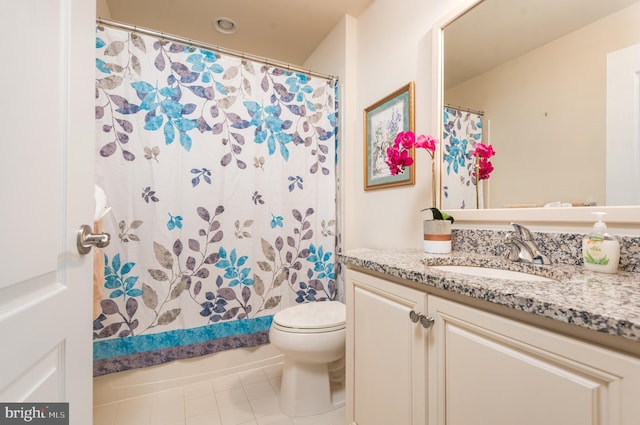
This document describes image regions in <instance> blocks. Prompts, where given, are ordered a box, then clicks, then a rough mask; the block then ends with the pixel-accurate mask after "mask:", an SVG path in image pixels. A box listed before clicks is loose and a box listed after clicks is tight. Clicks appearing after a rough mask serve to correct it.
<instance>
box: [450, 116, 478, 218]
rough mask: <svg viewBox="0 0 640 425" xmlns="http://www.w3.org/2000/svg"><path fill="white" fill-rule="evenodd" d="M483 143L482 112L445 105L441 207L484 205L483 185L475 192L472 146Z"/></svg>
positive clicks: (461, 207)
mask: <svg viewBox="0 0 640 425" xmlns="http://www.w3.org/2000/svg"><path fill="white" fill-rule="evenodd" d="M478 143H482V115H481V114H477V113H474V112H468V111H465V110H461V109H457V108H453V107H448V106H445V107H444V108H443V132H442V152H443V162H442V167H443V170H442V191H443V193H442V208H443V209H465V208H466V209H471V208H472V209H475V208H476V197H478V200H477V202H478V205H479V207H480V208H482V207H483V190H482V189H483V187H482V185H480V186H478V191H477V192H476V179H475V177H474V175H473V173H474V171H475V158H474V156H473V150H474V149H475V146H476V144H478Z"/></svg>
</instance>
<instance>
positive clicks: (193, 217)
mask: <svg viewBox="0 0 640 425" xmlns="http://www.w3.org/2000/svg"><path fill="white" fill-rule="evenodd" d="M96 55H97V56H96V109H95V111H96V150H95V155H96V183H97V184H99V185H100V186H101V187H102V188H103V189H104V191H105V193H106V195H107V197H108V198H109V200H110V206H111V207H112V210H111V212H110V213H109V214H108V215H107V216H106V217H105V218H104V220H103V225H104V228H103V230H104V231H105V232H108V233H110V234H111V235H112V242H111V245H110V246H109V247H107V248H106V249H105V250H104V263H105V281H104V285H103V291H104V297H103V299H102V300H101V301H100V308H101V312H100V315H99V316H98V318H97V319H96V320H95V321H94V359H95V370H94V374H95V375H102V374H105V373H112V372H117V371H122V370H127V369H130V368H138V367H144V366H150V365H155V364H160V363H164V362H167V361H173V360H176V359H182V358H190V357H193V356H201V355H204V354H208V353H212V352H217V351H219V350H226V349H231V348H236V347H251V346H256V345H260V344H264V343H266V342H268V338H267V332H268V328H269V326H270V323H271V317H272V315H273V314H274V313H275V312H277V311H279V310H280V309H281V308H283V307H287V306H289V305H294V304H298V303H302V302H310V301H317V300H325V299H333V298H335V295H336V283H335V270H334V262H335V255H334V252H335V244H336V240H337V238H336V234H337V230H336V226H335V215H336V209H335V198H336V193H335V192H336V183H335V182H336V175H335V169H336V167H335V163H336V158H337V156H336V134H337V127H336V122H337V81H335V80H327V79H324V78H319V77H315V76H314V77H312V76H309V75H306V74H305V75H303V74H300V73H295V72H291V71H288V70H285V69H280V68H278V67H275V66H269V65H265V64H262V63H257V62H253V61H251V60H248V59H246V58H236V57H227V56H224V55H222V54H220V53H217V52H213V51H208V50H204V49H196V48H193V47H191V46H188V45H183V44H179V43H177V42H167V41H166V40H161V39H158V38H154V37H151V36H148V35H144V34H138V33H129V32H127V31H122V30H118V29H113V28H102V27H100V28H98V29H97V31H96Z"/></svg>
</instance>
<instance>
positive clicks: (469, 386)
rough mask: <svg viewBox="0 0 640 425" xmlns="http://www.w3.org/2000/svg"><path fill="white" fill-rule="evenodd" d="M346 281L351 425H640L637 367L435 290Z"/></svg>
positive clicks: (354, 278)
mask: <svg viewBox="0 0 640 425" xmlns="http://www.w3.org/2000/svg"><path fill="white" fill-rule="evenodd" d="M346 277H347V279H346V290H347V292H346V298H347V312H348V313H347V314H348V317H347V363H346V364H347V392H348V395H347V419H348V420H347V424H357V425H377V424H380V425H388V424H428V425H436V424H437V425H470V424H472V425H496V424H518V425H534V424H535V425H539V424H545V425H555V424H558V425H560V424H562V425H572V424H576V425H577V424H580V425H584V424H590V425H595V424H600V425H604V424H607V425H614V424H615V425H632V424H634V425H636V424H638V423H640V398H638V397H640V359H638V358H637V357H634V356H630V355H626V354H622V353H619V352H617V351H614V350H610V349H608V348H604V347H601V346H599V345H596V344H592V343H589V342H587V341H584V340H580V339H577V338H574V337H569V336H566V335H562V334H559V333H557V332H555V331H551V330H547V329H542V328H540V327H537V326H534V325H531V324H527V323H523V322H521V321H517V320H514V319H510V318H506V317H504V316H501V315H499V314H496V313H495V312H488V311H486V310H484V309H479V308H476V307H471V306H469V305H466V304H464V303H461V302H458V300H456V301H453V300H451V299H448V298H447V297H446V296H445V297H443V296H441V295H442V294H440V293H439V294H438V296H435V295H433V294H432V293H429V290H428V289H425V291H421V290H417V289H414V288H411V287H407V286H404V285H403V284H399V283H395V282H392V281H389V280H387V279H385V278H382V277H377V276H373V275H370V274H368V273H362V272H359V271H355V270H352V269H349V270H348V271H347V273H346ZM411 310H414V311H416V312H418V313H424V315H426V316H428V317H431V318H433V319H434V322H433V325H432V326H431V327H430V328H429V329H426V328H424V327H423V326H421V325H420V323H413V322H412V321H411V320H410V318H409V313H410V311H411Z"/></svg>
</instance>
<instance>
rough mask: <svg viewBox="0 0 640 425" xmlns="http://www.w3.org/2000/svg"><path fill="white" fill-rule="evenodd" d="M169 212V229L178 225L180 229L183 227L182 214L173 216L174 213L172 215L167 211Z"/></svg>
mask: <svg viewBox="0 0 640 425" xmlns="http://www.w3.org/2000/svg"><path fill="white" fill-rule="evenodd" d="M167 214H169V221H168V222H167V229H169V230H173V229H175V228H176V227H177V228H178V229H182V216H180V215H176V216H173V215H171V213H167Z"/></svg>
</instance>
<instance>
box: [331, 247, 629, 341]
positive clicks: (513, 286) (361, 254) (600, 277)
mask: <svg viewBox="0 0 640 425" xmlns="http://www.w3.org/2000/svg"><path fill="white" fill-rule="evenodd" d="M340 259H341V261H342V263H343V264H345V265H347V266H350V265H352V266H358V267H362V268H365V269H369V270H372V271H377V272H381V273H384V274H387V275H390V276H395V277H398V278H401V279H405V280H410V281H414V282H418V283H422V284H424V285H426V286H427V287H433V288H440V289H444V290H446V291H450V292H452V293H457V294H461V295H465V296H469V297H472V298H476V299H480V300H484V301H488V302H491V303H494V304H498V305H502V306H506V307H509V308H513V309H516V310H520V311H524V312H528V313H532V314H535V315H539V316H543V317H547V318H551V319H554V320H558V321H561V322H565V323H569V324H573V325H577V326H580V327H583V328H587V329H590V330H594V331H597V332H602V333H607V334H612V335H617V336H620V337H622V338H624V339H627V340H630V341H635V342H640V273H631V272H619V273H617V274H606V273H596V272H592V271H589V270H586V269H584V268H583V267H581V266H574V265H551V266H539V265H534V264H525V263H519V262H512V261H507V260H505V259H503V258H501V257H495V256H487V255H474V254H470V253H467V252H455V251H454V252H452V253H451V254H447V255H438V254H426V253H424V252H422V251H421V250H417V249H397V250H374V249H355V250H350V251H348V252H346V253H343V254H341V255H340ZM433 265H471V266H483V267H493V268H504V269H508V270H513V271H520V272H526V273H532V274H536V275H539V276H546V277H549V278H552V279H554V280H551V281H544V282H541V281H533V280H532V281H528V280H525V281H520V280H518V281H515V280H508V279H495V278H488V277H482V276H473V275H466V274H459V273H453V272H449V271H441V270H437V269H432V268H429V266H433Z"/></svg>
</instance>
